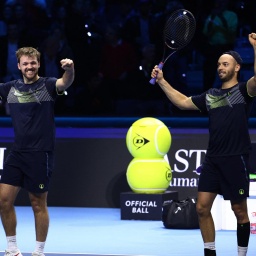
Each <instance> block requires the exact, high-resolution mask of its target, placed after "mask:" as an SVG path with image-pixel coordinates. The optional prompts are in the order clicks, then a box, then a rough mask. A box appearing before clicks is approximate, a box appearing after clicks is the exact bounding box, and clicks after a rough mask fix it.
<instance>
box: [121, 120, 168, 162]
mask: <svg viewBox="0 0 256 256" xmlns="http://www.w3.org/2000/svg"><path fill="white" fill-rule="evenodd" d="M171 142H172V137H171V133H170V131H169V129H168V128H167V126H166V125H165V124H164V123H163V122H162V121H160V120H158V119H156V118H152V117H144V118H141V119H139V120H137V121H136V122H134V123H133V124H132V126H131V127H130V128H129V130H128V132H127V134H126V146H127V148H128V150H129V152H130V153H131V155H132V156H133V157H136V158H158V157H161V158H162V157H163V156H164V155H166V153H167V152H168V151H169V149H170V147H171Z"/></svg>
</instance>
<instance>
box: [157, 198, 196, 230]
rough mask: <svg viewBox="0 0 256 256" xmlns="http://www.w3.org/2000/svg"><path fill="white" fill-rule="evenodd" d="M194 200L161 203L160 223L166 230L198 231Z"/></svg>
mask: <svg viewBox="0 0 256 256" xmlns="http://www.w3.org/2000/svg"><path fill="white" fill-rule="evenodd" d="M196 202H197V199H196V198H190V197H188V198H186V199H185V200H181V201H179V200H169V201H164V202H163V207H162V222H163V225H164V227H165V228H168V229H198V228H199V222H198V216H197V212H196Z"/></svg>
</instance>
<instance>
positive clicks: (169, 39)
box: [149, 9, 196, 84]
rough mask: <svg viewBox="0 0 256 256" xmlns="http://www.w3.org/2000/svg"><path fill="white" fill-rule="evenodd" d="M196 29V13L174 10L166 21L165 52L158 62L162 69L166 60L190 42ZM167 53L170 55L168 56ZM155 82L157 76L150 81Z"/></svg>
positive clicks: (164, 32)
mask: <svg viewBox="0 0 256 256" xmlns="http://www.w3.org/2000/svg"><path fill="white" fill-rule="evenodd" d="M195 30H196V20H195V17H194V15H193V14H192V13H191V12H189V11H187V10H185V9H179V10H176V11H174V12H173V13H172V14H171V15H170V17H169V18H168V20H167V21H166V23H165V27H164V31H163V36H164V52H163V58H162V61H161V62H160V63H159V64H158V67H159V69H162V68H163V66H164V64H165V62H166V61H167V60H168V59H169V58H170V57H171V56H172V55H173V54H174V53H175V52H177V51H178V50H180V49H182V48H183V47H185V46H186V45H188V44H189V42H190V41H191V39H192V38H193V36H194V34H195ZM167 53H169V55H168V56H167V57H166V55H167ZM149 82H150V83H151V84H155V82H156V78H152V79H151V80H150V81H149Z"/></svg>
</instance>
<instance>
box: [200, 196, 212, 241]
mask: <svg viewBox="0 0 256 256" xmlns="http://www.w3.org/2000/svg"><path fill="white" fill-rule="evenodd" d="M216 195H217V194H215V193H209V192H198V199H197V214H198V219H199V226H200V230H201V234H202V238H203V241H204V243H207V242H214V241H215V227H214V222H213V218H212V214H211V208H212V204H213V201H214V199H215V197H216Z"/></svg>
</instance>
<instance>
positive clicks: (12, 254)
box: [4, 250, 22, 256]
mask: <svg viewBox="0 0 256 256" xmlns="http://www.w3.org/2000/svg"><path fill="white" fill-rule="evenodd" d="M4 256H22V254H21V252H20V250H16V251H11V250H5V254H4Z"/></svg>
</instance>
